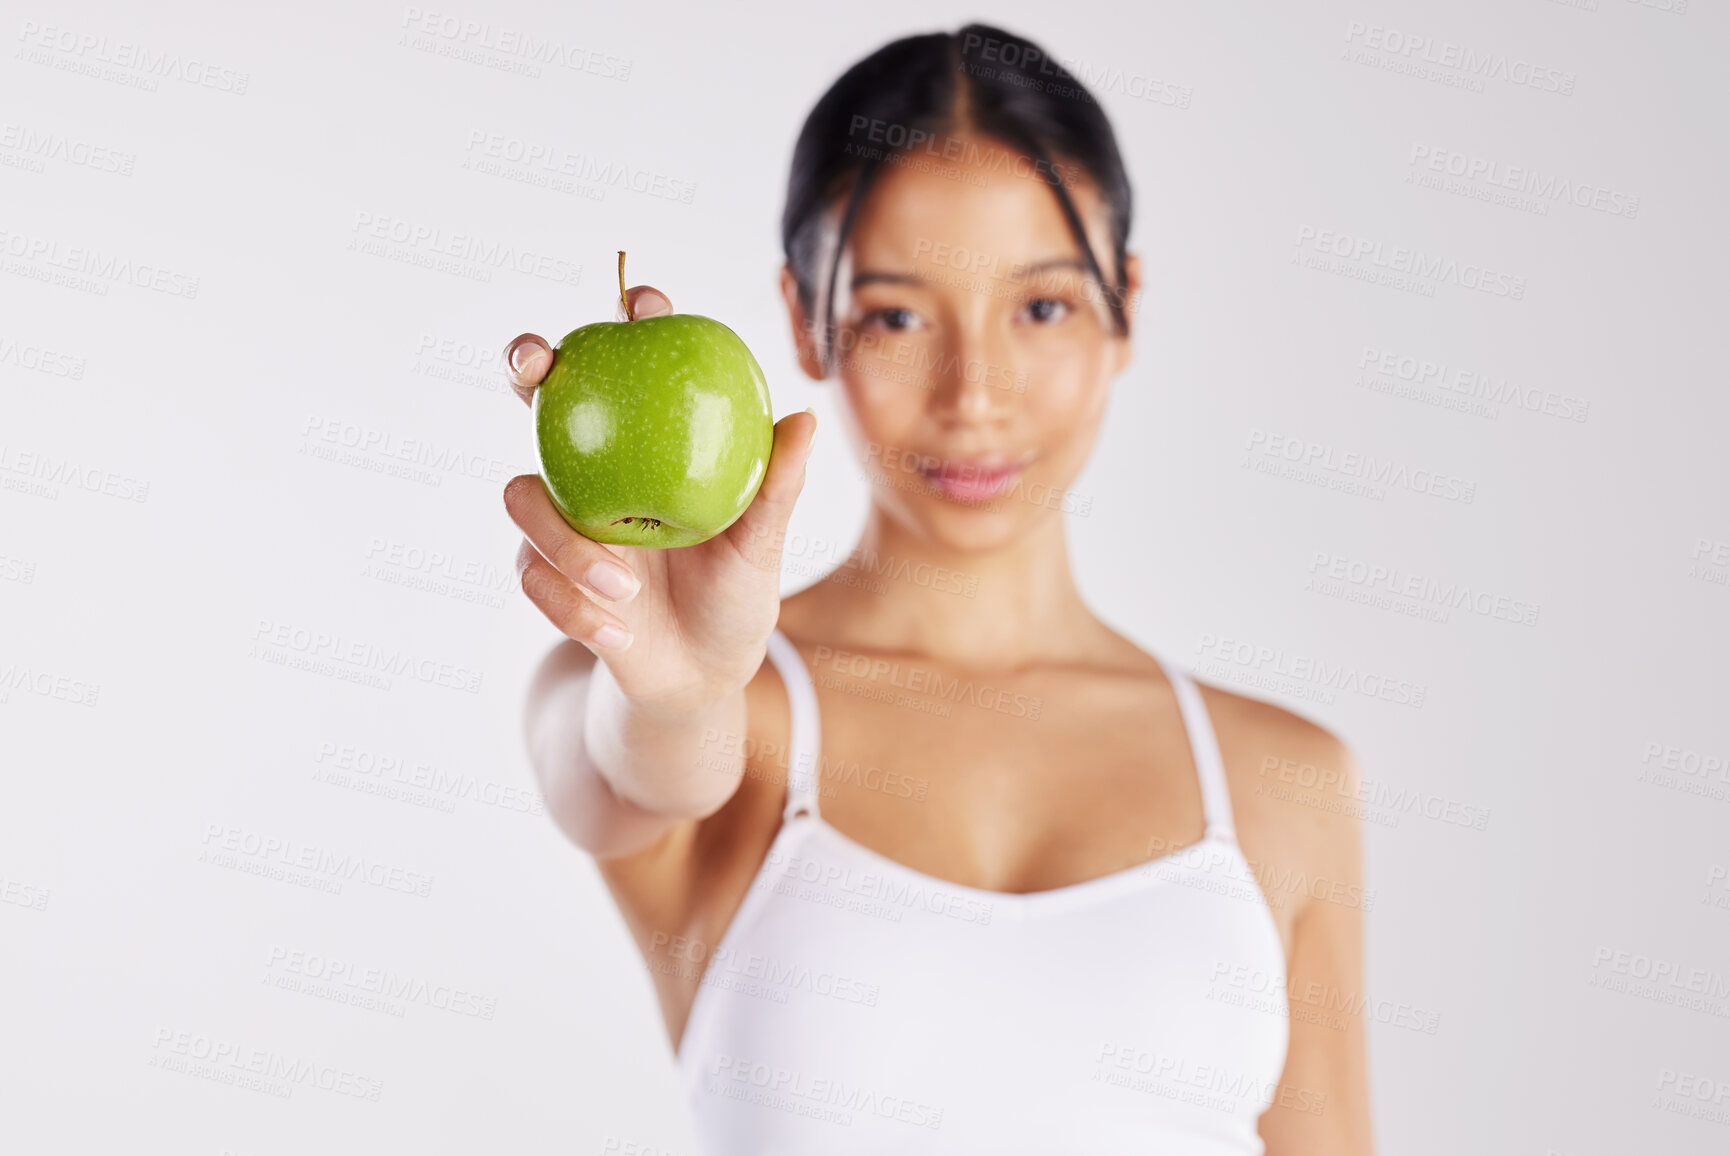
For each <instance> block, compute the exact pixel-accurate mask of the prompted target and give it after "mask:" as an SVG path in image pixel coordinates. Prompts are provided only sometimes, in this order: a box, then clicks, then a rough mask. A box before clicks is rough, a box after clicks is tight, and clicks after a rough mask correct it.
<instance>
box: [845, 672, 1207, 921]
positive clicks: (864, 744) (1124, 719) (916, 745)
mask: <svg viewBox="0 0 1730 1156" xmlns="http://www.w3.org/2000/svg"><path fill="white" fill-rule="evenodd" d="M811 673H812V681H813V684H814V688H815V694H816V700H817V706H818V718H819V724H818V727H817V731H818V736H819V743H818V746H819V749H818V751H817V754H816V759H815V763H814V767H813V779H814V781H815V783H816V789H817V798H818V806H819V809H820V810H821V812H822V814H823V817H824V818H825V820H826V821H828V822H829V823H830V824H832V825H833V826H835V827H836V828H837V829H839V830H841V831H843V832H845V833H846V834H847V835H849V836H850V837H852V838H854V839H855V840H857V841H858V842H860V843H863V844H865V845H866V846H869V847H871V848H872V849H873V850H876V851H878V852H879V853H881V854H883V855H885V856H888V857H889V858H892V859H895V860H897V861H900V862H902V863H905V864H907V865H908V866H910V867H913V868H914V869H916V870H919V871H922V872H925V873H927V874H930V875H933V876H935V877H938V878H942V879H947V880H950V881H952V882H958V883H962V884H965V885H967V886H972V887H978V888H982V889H987V890H996V891H1012V892H1024V891H1035V890H1045V889H1049V888H1054V887H1061V886H1066V885H1069V884H1072V883H1075V882H1078V881H1082V880H1086V879H1090V878H1093V877H1096V876H1099V875H1104V874H1108V873H1110V872H1112V871H1116V870H1120V869H1122V868H1124V867H1126V866H1130V865H1132V864H1135V863H1140V862H1144V861H1146V860H1148V859H1150V858H1154V857H1157V856H1158V855H1160V854H1163V853H1165V852H1166V851H1169V850H1171V849H1173V848H1176V847H1182V846H1186V845H1188V844H1190V843H1193V842H1195V841H1196V840H1197V839H1199V838H1200V837H1201V835H1202V832H1203V829H1204V826H1205V823H1204V819H1203V814H1202V805H1201V792H1200V787H1199V784H1198V781H1197V771H1196V766H1195V761H1194V758H1193V756H1192V753H1191V749H1190V743H1189V736H1188V734H1187V732H1186V730H1185V727H1184V722H1183V717H1182V712H1181V711H1180V710H1179V708H1178V705H1177V702H1176V700H1175V696H1174V695H1173V694H1172V693H1171V690H1170V687H1169V684H1166V683H1165V682H1164V681H1163V680H1161V679H1153V678H1137V677H1101V676H1097V675H1082V674H1078V673H1077V674H1068V673H1064V672H1053V673H1040V674H1035V675H1027V676H1022V677H1016V678H999V679H993V680H982V679H978V678H971V677H969V676H968V675H966V674H965V673H962V672H952V671H945V670H940V669H935V668H925V667H918V666H912V665H905V664H895V663H882V662H873V663H872V664H870V665H862V664H853V663H848V664H843V663H837V662H823V661H821V660H820V661H819V662H817V663H816V664H814V667H813V669H812V672H811Z"/></svg>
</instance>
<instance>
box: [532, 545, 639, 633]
mask: <svg viewBox="0 0 1730 1156" xmlns="http://www.w3.org/2000/svg"><path fill="white" fill-rule="evenodd" d="M517 581H518V582H520V583H521V584H522V587H523V593H524V594H526V595H528V598H529V601H530V602H533V603H534V604H535V606H536V608H537V609H539V610H540V612H541V613H542V614H544V615H546V616H547V621H548V622H551V623H552V624H553V625H554V626H556V627H558V628H559V631H560V633H562V634H564V636H565V637H566V638H569V639H572V640H574V641H576V642H580V643H582V644H583V645H584V646H587V647H589V648H590V649H592V650H596V651H601V650H609V651H619V650H624V649H626V648H627V647H629V646H630V645H631V632H630V631H629V630H627V629H625V624H624V623H623V622H620V621H619V620H618V619H617V618H615V617H613V615H611V614H609V613H607V612H606V611H605V610H603V609H601V608H600V607H599V606H597V605H596V604H595V603H594V601H593V600H592V599H589V598H586V597H584V596H583V592H582V591H581V590H579V589H577V587H576V586H575V585H574V584H573V583H572V582H571V580H570V579H569V578H566V577H565V576H564V575H563V574H561V573H559V572H558V571H557V570H555V569H553V567H552V566H551V565H549V564H548V562H547V560H546V559H545V558H543V557H541V555H540V552H539V551H538V550H536V548H535V547H534V546H531V545H530V544H529V543H528V542H527V541H525V542H524V543H523V544H522V546H521V547H519V548H518V550H517Z"/></svg>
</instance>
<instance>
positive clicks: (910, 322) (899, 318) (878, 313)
mask: <svg viewBox="0 0 1730 1156" xmlns="http://www.w3.org/2000/svg"><path fill="white" fill-rule="evenodd" d="M864 324H866V325H879V326H882V327H883V328H884V329H887V330H888V331H889V332H891V333H905V332H906V331H907V330H909V329H913V328H915V327H917V326H918V324H919V315H918V314H917V313H915V312H913V310H911V309H902V308H900V307H895V308H890V309H877V310H874V311H872V312H870V313H867V314H866V315H865V320H864Z"/></svg>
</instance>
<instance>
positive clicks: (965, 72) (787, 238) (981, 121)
mask: <svg viewBox="0 0 1730 1156" xmlns="http://www.w3.org/2000/svg"><path fill="white" fill-rule="evenodd" d="M966 132H973V133H976V134H978V135H980V136H987V137H993V138H996V139H998V140H1001V141H1003V142H1005V143H1006V144H1008V145H1010V146H1011V147H1012V148H1013V149H1014V150H1015V151H1016V152H1017V153H1019V154H1021V155H1022V156H1024V157H1026V158H1027V159H1028V160H1029V161H1031V162H1032V164H1033V167H1034V170H1035V172H1037V173H1038V174H1040V175H1041V176H1042V177H1044V179H1046V180H1047V181H1048V182H1049V183H1050V185H1051V187H1052V191H1053V192H1054V193H1055V194H1056V196H1057V200H1058V203H1059V205H1060V206H1061V208H1062V210H1063V215H1064V218H1065V219H1066V221H1067V222H1068V224H1069V230H1070V232H1071V233H1072V234H1073V235H1074V237H1075V240H1076V243H1077V244H1079V245H1080V246H1081V251H1082V254H1083V256H1084V257H1085V259H1086V261H1087V264H1088V267H1089V269H1090V271H1091V272H1092V273H1093V275H1094V276H1095V277H1096V278H1098V280H1099V283H1100V284H1101V285H1103V286H1105V293H1106V300H1107V303H1108V305H1109V307H1110V310H1111V315H1112V319H1113V321H1114V322H1115V323H1116V325H1117V328H1118V331H1119V332H1120V333H1121V332H1126V331H1127V329H1128V324H1127V321H1126V319H1125V317H1124V309H1123V294H1124V286H1123V264H1124V249H1125V245H1126V244H1127V242H1128V239H1129V221H1130V209H1131V198H1130V188H1129V177H1128V175H1127V174H1126V173H1125V172H1124V168H1123V158H1122V157H1121V156H1120V155H1119V154H1118V151H1117V138H1116V136H1115V135H1114V134H1113V133H1112V131H1111V122H1110V121H1108V120H1107V119H1106V117H1105V113H1104V111H1103V110H1102V109H1101V108H1100V106H1099V103H1098V101H1096V100H1095V99H1094V97H1093V95H1092V94H1091V93H1089V92H1088V91H1087V89H1086V88H1085V87H1083V86H1082V84H1081V82H1080V81H1079V80H1077V79H1076V78H1075V77H1074V75H1073V74H1071V73H1070V72H1069V70H1068V69H1066V68H1064V67H1063V66H1062V65H1060V64H1059V63H1058V62H1057V61H1056V60H1054V59H1053V58H1052V57H1051V56H1050V54H1048V53H1047V52H1045V51H1044V50H1043V49H1041V48H1040V47H1039V46H1038V45H1036V44H1034V43H1033V42H1032V41H1030V40H1027V39H1026V38H1024V37H1021V36H1016V35H1015V34H1013V33H1010V32H1005V31H1003V30H1002V29H999V28H993V27H991V26H989V25H985V24H969V25H967V27H965V28H963V29H961V30H960V31H959V32H933V33H929V34H927V35H923V36H908V37H905V38H903V39H901V40H896V41H894V42H892V43H890V44H886V45H884V46H883V47H882V48H879V49H878V50H877V51H875V52H873V53H872V54H871V55H869V56H867V57H865V58H864V59H863V60H861V61H859V62H858V63H857V64H855V65H853V67H851V68H849V69H848V70H847V71H846V72H845V73H843V74H842V76H841V78H840V79H839V80H837V81H836V82H835V83H834V84H833V85H832V86H830V88H829V91H827V92H825V93H824V94H823V96H822V98H821V99H819V100H818V101H817V104H816V106H815V107H813V108H812V110H811V114H810V115H809V116H808V117H806V118H805V126H804V128H803V129H801V130H800V132H799V140H798V142H797V143H796V144H795V145H794V146H793V164H792V170H791V172H790V173H789V175H788V178H787V204H786V208H785V209H784V210H783V211H782V214H781V246H782V249H783V251H784V252H785V254H786V257H787V263H788V265H789V266H791V268H792V270H793V276H794V280H795V281H796V282H797V283H798V287H799V301H800V303H801V304H802V305H803V306H804V308H805V315H806V317H807V318H809V317H810V316H811V313H812V310H813V308H814V305H815V302H816V300H817V290H818V288H819V284H820V283H819V281H818V278H817V268H816V266H817V264H818V261H819V258H820V256H821V244H820V241H821V238H822V223H823V217H824V214H825V211H826V210H827V209H828V207H829V206H830V204H831V203H832V202H833V201H834V200H835V199H836V198H837V197H839V196H840V194H841V193H842V192H843V191H844V190H846V189H847V188H848V186H849V185H851V188H852V192H851V195H850V196H849V198H848V201H847V205H846V209H845V210H844V212H843V213H842V217H841V226H840V231H839V238H838V240H837V242H836V247H835V254H834V258H833V260H832V261H831V262H830V266H829V269H828V271H827V273H828V286H829V291H828V292H827V293H825V294H824V295H823V297H824V311H823V318H822V333H823V346H822V353H823V360H824V367H825V368H827V367H828V365H829V358H830V352H831V349H832V347H833V344H834V328H835V323H834V317H835V291H834V278H835V275H836V273H837V271H838V270H839V268H840V261H841V251H842V249H843V248H844V247H845V245H846V242H847V236H848V234H849V232H850V231H851V229H852V227H853V220H854V217H855V216H856V215H857V214H858V211H859V207H860V205H861V204H863V203H864V199H865V194H866V193H867V192H868V191H869V190H870V188H871V185H872V183H873V181H874V180H875V179H876V177H877V175H878V174H879V173H880V172H881V170H882V169H883V167H884V166H885V165H887V164H890V163H892V162H894V161H896V160H897V159H899V158H900V157H901V155H902V154H904V153H907V152H909V151H910V150H912V149H915V148H919V147H921V146H923V147H925V148H926V149H928V150H929V149H930V148H931V147H932V144H933V142H936V141H938V140H940V139H941V138H943V137H949V138H951V139H953V137H954V136H955V135H956V134H960V133H966ZM1065 162H1067V163H1065ZM1071 166H1073V168H1075V169H1078V170H1079V171H1081V172H1083V173H1085V174H1086V175H1087V176H1088V177H1090V178H1091V179H1092V181H1093V183H1094V184H1095V185H1096V186H1097V187H1098V189H1099V191H1100V194H1101V196H1102V199H1103V200H1104V202H1105V205H1106V207H1107V210H1108V213H1109V217H1110V225H1111V242H1112V254H1111V258H1112V275H1111V276H1110V277H1107V276H1106V275H1105V273H1104V271H1103V270H1102V269H1101V268H1100V264H1099V260H1098V258H1097V257H1095V255H1094V253H1093V248H1092V246H1090V245H1089V244H1088V243H1087V234H1086V231H1085V229H1084V228H1083V226H1082V223H1081V218H1080V216H1079V215H1078V214H1077V213H1076V211H1075V204H1074V202H1073V201H1072V200H1071V198H1070V195H1069V190H1068V188H1067V187H1066V185H1065V182H1064V179H1063V175H1062V174H1063V169H1064V168H1069V167H1071ZM1047 174H1049V175H1047Z"/></svg>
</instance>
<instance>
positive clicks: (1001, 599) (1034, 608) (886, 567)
mask: <svg viewBox="0 0 1730 1156" xmlns="http://www.w3.org/2000/svg"><path fill="white" fill-rule="evenodd" d="M809 593H810V594H811V595H814V596H815V597H814V598H813V601H812V606H811V610H812V613H811V615H810V616H809V617H808V618H807V619H806V620H807V621H813V622H814V621H822V622H823V623H824V627H823V629H822V635H823V636H824V637H825V638H832V639H834V640H835V642H836V643H837V644H839V645H843V646H846V645H853V646H857V647H858V648H859V649H861V650H896V651H907V652H912V653H917V654H921V655H924V656H926V657H928V658H934V659H937V660H940V661H945V662H950V663H954V664H956V665H958V666H964V667H973V668H990V669H1004V668H1014V667H1017V666H1021V665H1023V664H1026V663H1030V662H1034V661H1049V660H1052V659H1054V658H1061V657H1065V656H1075V655H1077V654H1079V653H1080V652H1081V651H1082V649H1083V647H1084V646H1085V644H1086V643H1088V642H1090V641H1093V640H1095V639H1096V638H1097V632H1098V631H1100V630H1101V629H1102V628H1103V627H1102V624H1101V623H1100V622H1099V621H1098V619H1096V618H1095V617H1094V616H1093V613H1092V612H1091V611H1090V610H1088V608H1087V605H1086V604H1085V603H1084V602H1083V601H1082V599H1081V594H1080V592H1079V591H1078V590H1077V589H1076V587H1075V579H1074V576H1073V575H1072V573H1071V572H1070V568H1069V542H1068V535H1067V534H1066V532H1065V529H1064V521H1063V519H1062V518H1061V517H1057V516H1055V515H1054V516H1052V517H1048V518H1045V519H1043V520H1041V521H1040V522H1039V523H1038V525H1037V526H1035V527H1034V528H1033V529H1032V531H1031V532H1029V533H1027V534H1024V535H1022V536H1021V537H1019V538H1016V539H1015V540H1013V541H1011V542H1008V543H1006V544H1004V545H1003V546H1001V547H997V548H994V549H991V550H957V549H953V548H951V547H947V546H945V545H943V544H942V543H938V542H933V541H931V540H930V539H928V538H924V537H920V536H917V535H915V534H912V533H910V532H908V530H907V529H906V528H905V527H904V526H902V525H900V524H899V523H898V522H896V521H895V520H894V519H892V518H889V517H887V516H886V515H885V514H884V513H883V512H882V511H881V510H880V509H878V508H877V507H876V506H875V505H873V506H872V508H871V513H870V517H869V519H868V520H867V522H866V526H865V532H864V533H863V534H862V535H861V536H860V539H859V544H858V546H857V547H856V548H855V549H854V552H853V554H852V555H851V556H850V557H849V558H848V559H847V561H846V562H845V563H843V564H842V565H841V566H840V567H839V568H838V569H837V571H836V573H835V575H834V576H833V578H832V579H831V580H830V581H827V582H819V583H817V585H816V586H815V587H813V588H812V589H811V591H810V592H809Z"/></svg>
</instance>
